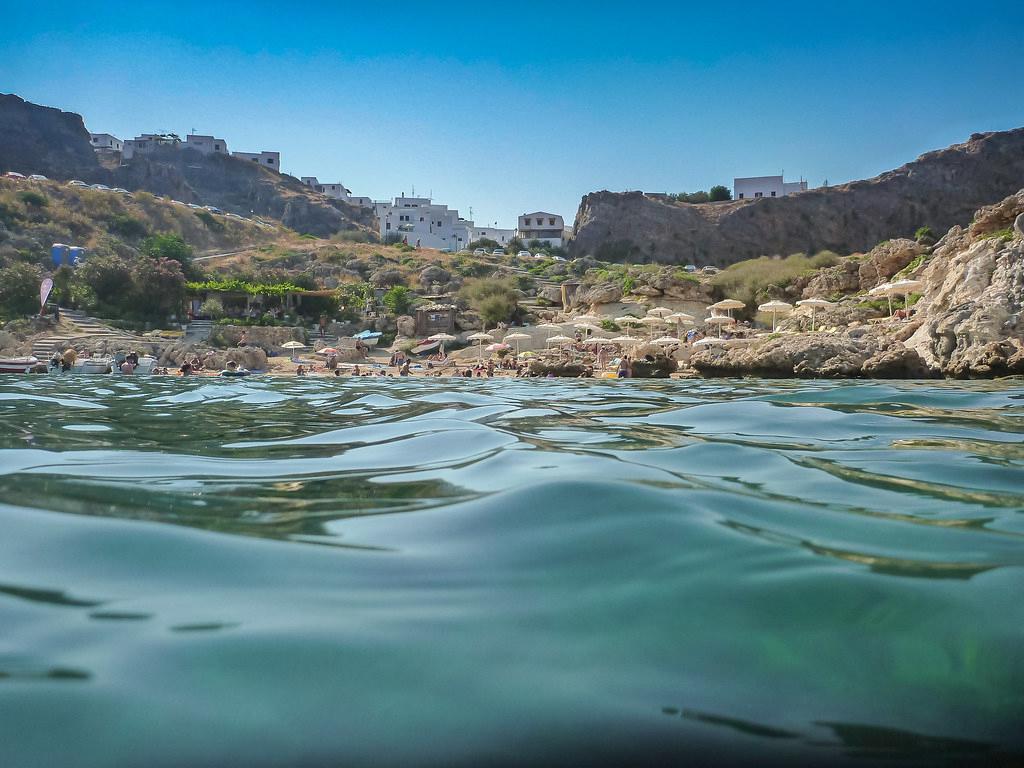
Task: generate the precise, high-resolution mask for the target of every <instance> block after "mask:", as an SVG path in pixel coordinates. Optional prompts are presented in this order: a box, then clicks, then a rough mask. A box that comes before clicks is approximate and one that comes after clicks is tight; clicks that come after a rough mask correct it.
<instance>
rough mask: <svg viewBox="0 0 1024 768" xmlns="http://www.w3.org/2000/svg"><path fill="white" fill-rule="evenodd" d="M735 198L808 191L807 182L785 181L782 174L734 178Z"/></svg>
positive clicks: (775, 195)
mask: <svg viewBox="0 0 1024 768" xmlns="http://www.w3.org/2000/svg"><path fill="white" fill-rule="evenodd" d="M732 191H733V195H732V196H733V199H734V200H751V199H754V198H758V197H787V196H789V195H795V194H796V193H797V192H806V191H807V182H806V181H804V180H803V179H801V180H800V181H783V179H782V177H781V176H749V177H747V178H742V179H739V178H738V179H733V180H732Z"/></svg>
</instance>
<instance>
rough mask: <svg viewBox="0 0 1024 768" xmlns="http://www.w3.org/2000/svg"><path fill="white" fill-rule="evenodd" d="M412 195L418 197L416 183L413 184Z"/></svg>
mask: <svg viewBox="0 0 1024 768" xmlns="http://www.w3.org/2000/svg"><path fill="white" fill-rule="evenodd" d="M412 196H413V197H416V185H415V184H413V185H412Z"/></svg>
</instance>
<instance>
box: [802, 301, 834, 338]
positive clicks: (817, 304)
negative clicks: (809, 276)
mask: <svg viewBox="0 0 1024 768" xmlns="http://www.w3.org/2000/svg"><path fill="white" fill-rule="evenodd" d="M796 305H797V306H798V307H810V308H811V331H812V332H813V331H814V316H815V313H816V312H817V311H818V310H819V309H825V308H826V307H832V306H835V305H834V304H833V303H832V302H831V301H828V300H827V299H819V298H810V299H803V300H802V301H798V302H797V303H796Z"/></svg>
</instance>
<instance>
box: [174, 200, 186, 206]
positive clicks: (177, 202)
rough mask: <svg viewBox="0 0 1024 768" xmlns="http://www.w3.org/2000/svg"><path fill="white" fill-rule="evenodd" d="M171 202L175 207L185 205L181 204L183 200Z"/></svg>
mask: <svg viewBox="0 0 1024 768" xmlns="http://www.w3.org/2000/svg"><path fill="white" fill-rule="evenodd" d="M171 202H172V203H174V205H184V203H183V202H181V200H171Z"/></svg>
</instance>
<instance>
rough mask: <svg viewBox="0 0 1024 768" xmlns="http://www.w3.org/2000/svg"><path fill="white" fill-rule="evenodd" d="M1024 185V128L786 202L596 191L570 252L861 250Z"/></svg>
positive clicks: (615, 256) (676, 257) (686, 258)
mask: <svg viewBox="0 0 1024 768" xmlns="http://www.w3.org/2000/svg"><path fill="white" fill-rule="evenodd" d="M1022 185H1024V128H1018V129H1016V130H1012V131H1004V132H998V133H984V134H975V135H973V136H971V138H970V140H968V141H967V142H965V143H963V144H957V145H954V146H952V147H949V148H947V149H943V150H939V151H936V152H929V153H928V154H925V155H922V156H921V157H919V158H918V159H917V160H915V161H914V162H911V163H908V164H907V165H904V166H902V167H901V168H897V169H896V170H894V171H889V172H888V173H884V174H882V175H880V176H877V177H875V178H873V179H869V180H866V181H854V182H850V183H848V184H842V185H838V186H834V187H828V188H821V189H813V190H809V191H807V192H803V193H800V194H797V195H792V196H790V197H784V198H760V199H757V200H739V201H733V202H728V203H709V204H702V205H689V204H685V203H673V202H666V201H665V200H663V199H660V198H654V197H649V196H646V195H644V194H643V193H642V192H626V193H614V192H594V193H592V194H589V195H587V196H585V197H584V198H583V201H582V202H581V204H580V208H579V212H578V213H577V214H576V227H575V237H574V238H573V240H572V241H571V242H570V250H571V252H572V254H573V255H575V256H582V255H584V254H589V255H593V256H595V257H597V258H599V259H607V260H612V261H623V260H629V261H660V262H667V263H693V264H698V265H702V264H715V265H719V266H722V265H726V264H731V263H733V262H736V261H739V260H742V259H747V258H756V257H758V256H764V255H774V254H782V255H787V254H790V253H796V252H799V251H803V252H806V253H814V252H817V251H820V250H826V249H827V250H833V251H836V252H837V253H853V252H857V251H865V250H867V249H869V248H871V247H872V246H874V245H875V244H876V243H878V242H880V241H882V240H887V239H889V238H894V237H909V236H912V235H913V234H914V232H915V231H916V230H917V229H918V228H919V227H922V226H928V227H931V228H932V229H933V230H934V231H936V232H944V231H946V230H948V229H949V228H950V227H952V226H953V225H955V224H966V223H967V222H969V221H970V219H971V215H972V214H973V212H974V211H975V210H977V209H978V208H980V207H982V206H984V205H988V204H991V203H994V202H995V201H997V200H1000V199H1002V198H1004V197H1006V196H1007V195H1010V194H1013V193H1014V192H1015V191H1016V190H1017V189H1020V187H1021V186H1022Z"/></svg>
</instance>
